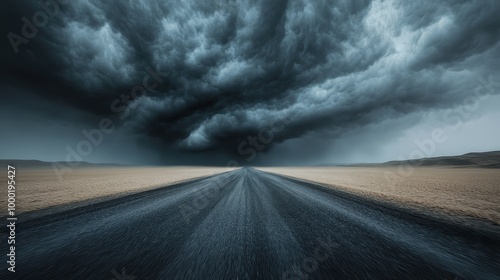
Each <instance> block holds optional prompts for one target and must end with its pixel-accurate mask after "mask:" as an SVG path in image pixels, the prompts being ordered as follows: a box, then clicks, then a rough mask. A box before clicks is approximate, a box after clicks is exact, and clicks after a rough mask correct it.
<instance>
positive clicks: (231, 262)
mask: <svg viewBox="0 0 500 280" xmlns="http://www.w3.org/2000/svg"><path fill="white" fill-rule="evenodd" d="M16 230H17V235H16V242H17V244H16V245H17V247H16V248H17V251H16V273H11V272H8V271H7V266H6V262H5V260H6V259H7V258H6V256H5V253H4V252H6V251H7V248H6V247H5V243H4V242H3V243H2V250H1V253H2V255H3V256H4V257H3V259H4V261H2V271H1V272H0V279H37V280H45V279H50V280H57V279H64V280H66V279H96V280H98V279H106V280H110V279H116V280H119V279H123V280H133V279H398V280H400V279H488V280H491V279H500V242H499V239H498V236H496V235H495V234H490V235H488V234H484V233H480V232H477V231H475V230H473V229H469V228H466V227H464V226H460V225H454V224H451V223H449V222H441V221H438V220H435V219H428V218H426V217H423V216H419V215H418V214H415V213H411V212H407V211H401V210H398V209H394V208H391V207H388V206H387V205H381V204H378V203H375V202H372V201H368V200H366V199H362V198H358V197H355V196H352V195H348V194H344V193H342V192H339V191H334V190H328V189H326V188H324V187H320V186H317V185H313V184H309V183H303V182H299V181H294V180H291V179H288V178H284V177H280V176H277V175H271V174H267V173H264V172H261V171H258V170H255V169H252V168H244V169H240V170H236V171H233V172H228V173H224V174H221V175H216V176H212V177H208V178H204V179H199V180H196V181H192V182H188V183H183V184H180V185H176V186H170V187H166V188H162V189H158V190H154V191H148V192H143V193H140V194H135V195H131V196H126V197H123V198H118V199H114V200H112V201H108V202H101V203H97V204H94V205H92V206H85V207H80V208H77V209H74V210H70V211H66V212H63V213H60V214H54V215H49V216H45V217H42V218H38V219H34V220H31V221H27V222H24V223H23V222H22V219H21V217H20V222H19V224H18V226H17V228H16Z"/></svg>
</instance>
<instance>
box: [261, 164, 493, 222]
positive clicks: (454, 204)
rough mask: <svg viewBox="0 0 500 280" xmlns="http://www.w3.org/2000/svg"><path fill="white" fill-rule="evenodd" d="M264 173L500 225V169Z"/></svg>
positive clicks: (285, 169) (315, 169) (274, 169)
mask: <svg viewBox="0 0 500 280" xmlns="http://www.w3.org/2000/svg"><path fill="white" fill-rule="evenodd" d="M259 169H260V170H262V171H265V172H270V173H275V174H280V175H284V176H288V177H293V178H296V179H301V180H306V181H311V182H315V183H319V184H321V185H324V186H328V187H331V188H335V189H339V190H343V191H346V192H349V193H353V194H356V195H362V196H368V197H371V198H374V199H377V200H384V201H389V202H390V203H394V204H397V205H398V206H401V207H405V208H406V207H416V208H420V209H426V210H430V211H432V212H434V213H443V214H446V215H450V216H451V217H454V218H467V217H470V218H474V219H476V218H479V219H481V220H486V222H488V223H493V224H496V225H500V203H499V202H500V169H494V168H473V167H416V168H414V170H413V171H408V170H401V171H402V172H400V170H399V169H398V167H272V168H259Z"/></svg>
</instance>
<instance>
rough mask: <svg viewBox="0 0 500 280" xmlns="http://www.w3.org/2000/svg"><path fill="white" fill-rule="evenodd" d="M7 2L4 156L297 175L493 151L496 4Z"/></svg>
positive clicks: (498, 55)
mask: <svg viewBox="0 0 500 280" xmlns="http://www.w3.org/2000/svg"><path fill="white" fill-rule="evenodd" d="M61 2H63V1H61ZM8 3H9V4H4V7H3V8H2V10H1V12H0V14H1V17H2V20H4V21H5V23H4V24H2V25H1V27H0V29H1V32H2V33H3V34H5V35H6V36H4V39H3V40H2V45H1V48H2V64H1V66H0V71H1V73H2V74H1V80H0V89H1V92H2V102H1V103H0V109H1V110H0V117H1V119H0V122H1V125H2V128H3V133H2V137H1V138H0V145H1V147H2V149H1V150H0V158H21V159H40V160H47V161H56V160H65V159H67V158H69V159H72V160H74V159H78V160H85V161H91V162H120V163H144V164H217V165H225V164H227V163H228V162H232V163H237V164H239V165H246V164H249V165H275V164H279V165H282V164H286V165H301V164H319V163H350V162H380V161H387V160H392V159H408V158H414V157H419V156H439V155H454V154H463V153H467V152H471V151H489V150H500V132H499V129H498V123H499V120H500V113H499V110H498V108H499V105H500V98H499V96H498V93H499V90H500V75H499V74H500V70H499V68H498V65H499V61H500V40H499V39H500V17H498V15H499V14H500V2H499V1H494V0H491V1H487V0H477V1H456V0H453V1H403V0H401V1H397V0H385V1H351V0H350V1H181V2H179V1H136V0H129V1H91V0H85V1H84V0H80V1H70V3H68V4H63V3H59V2H51V1H47V3H52V4H50V5H47V6H45V7H42V6H39V5H38V4H31V5H30V4H26V3H24V2H23V3H19V2H16V1H10V2H8ZM33 3H35V2H33ZM44 15H45V18H46V19H47V20H44ZM103 122H104V124H107V125H108V126H109V127H113V130H112V131H110V130H109V129H108V130H107V131H104V130H102V129H101V128H103V126H102V123H103ZM83 130H85V131H86V132H87V133H82V131H83ZM85 135H87V136H85ZM88 135H91V136H88ZM436 135H438V136H439V137H436ZM437 140H439V141H437Z"/></svg>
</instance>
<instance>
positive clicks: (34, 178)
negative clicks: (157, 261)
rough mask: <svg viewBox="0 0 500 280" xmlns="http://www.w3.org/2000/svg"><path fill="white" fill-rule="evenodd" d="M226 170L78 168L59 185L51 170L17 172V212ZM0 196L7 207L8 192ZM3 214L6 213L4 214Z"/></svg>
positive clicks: (18, 170)
mask: <svg viewBox="0 0 500 280" xmlns="http://www.w3.org/2000/svg"><path fill="white" fill-rule="evenodd" d="M230 170H232V169H229V168H225V167H88V168H87V167H79V168H75V169H74V170H73V172H71V173H66V174H64V176H63V179H64V180H63V181H62V182H60V181H59V179H58V177H57V175H56V174H55V172H54V171H53V169H52V168H50V167H36V168H28V169H25V168H18V169H17V170H16V213H17V214H19V213H22V212H28V211H33V210H40V209H44V208H47V207H50V206H56V205H64V204H69V203H74V202H81V201H86V200H91V199H95V198H101V197H106V196H119V195H123V194H131V193H135V192H140V191H145V190H148V189H153V188H158V187H163V186H168V185H172V184H174V183H179V182H182V181H186V180H190V179H194V178H198V177H204V176H209V175H214V174H219V173H223V172H226V171H230ZM6 192H7V191H6V188H5V194H4V195H2V196H1V197H0V203H1V205H7V200H6V198H7V193H6ZM2 214H4V213H2Z"/></svg>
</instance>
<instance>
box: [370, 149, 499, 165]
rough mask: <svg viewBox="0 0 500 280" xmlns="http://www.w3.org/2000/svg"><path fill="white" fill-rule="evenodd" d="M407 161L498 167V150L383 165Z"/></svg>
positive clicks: (425, 163) (415, 163)
mask: <svg viewBox="0 0 500 280" xmlns="http://www.w3.org/2000/svg"><path fill="white" fill-rule="evenodd" d="M405 163H409V164H411V165H414V166H475V167H487V168H488V167H489V168H500V151H494V152H484V153H468V154H464V155H461V156H445V157H432V158H423V159H416V160H404V161H388V162H385V163H382V164H377V165H383V166H394V165H401V164H405Z"/></svg>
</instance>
